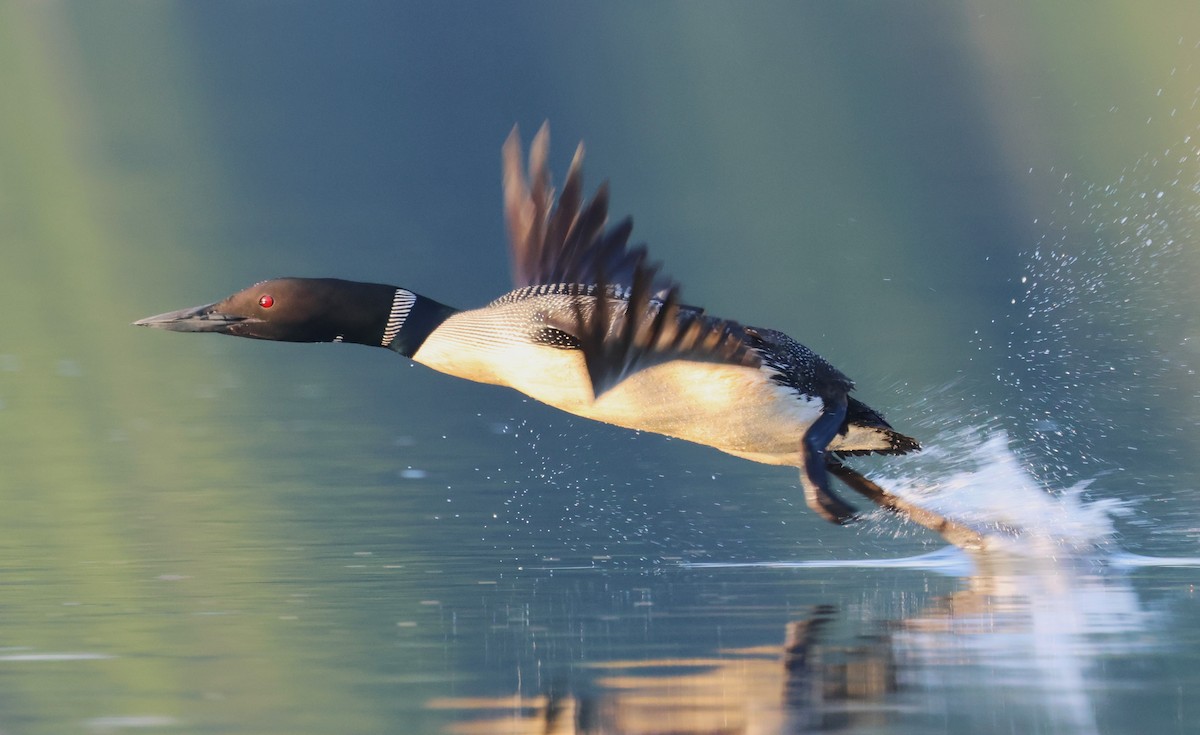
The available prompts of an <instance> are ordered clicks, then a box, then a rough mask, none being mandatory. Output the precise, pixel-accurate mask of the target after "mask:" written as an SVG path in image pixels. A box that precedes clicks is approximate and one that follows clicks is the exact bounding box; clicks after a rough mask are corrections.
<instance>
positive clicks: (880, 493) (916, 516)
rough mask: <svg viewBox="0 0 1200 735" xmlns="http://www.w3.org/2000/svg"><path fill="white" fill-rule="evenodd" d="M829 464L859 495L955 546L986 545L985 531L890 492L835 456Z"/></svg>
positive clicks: (827, 461)
mask: <svg viewBox="0 0 1200 735" xmlns="http://www.w3.org/2000/svg"><path fill="white" fill-rule="evenodd" d="M825 464H826V466H827V467H828V468H829V472H830V474H832V475H834V476H836V477H837V478H838V479H839V480H841V481H842V482H844V483H845V484H846V485H847V486H849V487H850V489H851V490H854V491H855V492H857V493H858V494H859V495H862V496H863V497H865V498H869V499H870V500H871V502H873V503H875V504H876V505H878V506H879V507H881V508H886V509H887V510H890V511H892V512H893V513H899V514H901V515H903V516H905V517H907V518H908V519H909V520H910V521H912V522H914V523H917V524H920V525H922V526H924V527H926V528H928V529H929V530H931V531H934V532H935V533H938V534H941V536H942V538H944V539H946V540H947V541H949V542H950V543H952V544H954V545H955V546H958V547H961V548H964V549H982V548H983V546H984V537H983V534H982V533H980V532H979V531H976V530H975V529H974V528H971V527H970V526H965V525H963V524H961V523H957V522H955V521H952V520H950V519H949V518H947V517H945V516H943V515H941V514H939V513H935V512H933V511H931V510H927V509H925V508H922V507H921V506H919V505H916V504H914V503H910V502H908V501H906V500H904V499H903V498H901V497H899V496H896V495H893V494H892V493H889V492H888V491H887V490H884V489H883V488H881V487H880V486H879V485H877V484H875V483H874V482H871V481H870V480H868V479H867V478H865V477H863V476H862V475H860V474H858V473H857V472H855V471H854V470H852V469H850V468H849V467H847V466H846V465H844V464H842V463H841V462H839V461H838V460H837V459H835V458H833V457H827V458H826V459H825Z"/></svg>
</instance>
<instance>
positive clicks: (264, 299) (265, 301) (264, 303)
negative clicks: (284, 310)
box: [258, 293, 275, 309]
mask: <svg viewBox="0 0 1200 735" xmlns="http://www.w3.org/2000/svg"><path fill="white" fill-rule="evenodd" d="M258 305H259V306H261V307H262V308H264V309H270V308H271V307H272V306H274V305H275V299H273V298H271V294H266V293H265V294H263V295H262V296H259V297H258Z"/></svg>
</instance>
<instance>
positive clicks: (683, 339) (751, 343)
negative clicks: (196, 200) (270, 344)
mask: <svg viewBox="0 0 1200 735" xmlns="http://www.w3.org/2000/svg"><path fill="white" fill-rule="evenodd" d="M549 140H550V136H549V128H548V126H547V125H543V126H542V128H541V130H539V132H538V133H537V135H536V136H535V137H534V139H533V143H532V145H531V149H530V152H529V162H528V169H529V174H528V178H526V175H525V174H524V173H523V171H522V168H523V161H522V151H521V144H520V138H519V134H518V131H517V129H516V128H514V129H513V131H512V133H511V134H510V135H509V137H508V139H507V141H506V142H505V144H504V146H503V156H502V158H503V188H504V210H505V219H506V223H507V228H508V236H509V247H510V253H511V260H512V269H513V277H514V282H515V283H514V286H515V289H514V290H513V291H510V292H509V293H507V294H505V295H503V296H501V297H500V298H498V299H496V300H495V301H492V302H491V303H489V304H487V305H485V306H483V307H480V308H477V309H467V310H460V309H456V308H453V307H450V306H447V305H445V304H441V303H438V302H437V301H434V300H433V299H430V298H427V297H425V296H422V295H420V294H418V293H415V292H413V291H410V290H408V289H404V288H398V287H396V286H389V285H384V284H375V283H358V282H353V281H343V280H338V279H332V278H279V279H274V280H268V281H263V282H261V283H257V284H255V285H253V286H251V287H249V288H247V289H245V290H244V291H240V292H239V293H236V294H234V295H232V296H230V297H229V298H227V299H225V300H223V301H218V302H216V303H213V304H207V305H204V306H198V307H194V308H190V309H181V310H179V311H172V312H169V313H166V314H159V315H157V316H152V317H148V318H146V319H142V320H140V321H137V322H135V324H137V325H142V326H147V327H155V328H159V329H168V330H172V331H177V332H220V333H222V334H231V335H235V336H239V337H250V338H254V339H269V340H280V341H287V342H352V343H357V344H364V345H372V346H376V347H385V348H388V349H391V350H394V351H395V352H398V353H400V354H402V355H404V356H405V357H409V358H411V359H412V360H413V361H415V362H418V363H421V364H423V365H427V366H428V367H431V368H433V369H434V370H438V371H440V372H443V373H447V374H450V375H454V376H457V377H460V378H466V379H468V380H474V381H477V382H481V383H491V384H494V385H502V386H508V387H510V388H514V389H516V390H518V391H520V392H521V393H524V394H525V395H527V396H529V397H531V398H534V399H536V400H538V401H541V402H543V403H546V404H549V405H551V406H554V407H556V408H559V409H562V410H564V411H566V412H568V413H572V414H575V415H577V416H583V417H586V418H589V419H595V420H597V421H603V422H605V423H609V424H615V425H617V426H623V427H626V428H629V429H636V430H640V431H649V432H654V433H658V434H665V435H667V436H672V437H677V438H680V439H686V440H688V441H692V442H696V443H698V444H704V445H708V446H711V447H714V448H716V449H719V450H721V451H724V452H727V453H729V454H732V455H735V456H738V457H744V458H746V459H750V460H753V461H755V462H762V463H765V464H772V465H792V466H795V467H798V468H799V469H800V483H801V486H802V487H803V490H804V498H805V501H806V502H807V504H808V505H809V507H810V508H812V510H814V511H815V512H817V513H818V514H819V515H821V516H822V517H823V518H825V519H826V520H829V521H831V522H833V523H839V524H840V523H846V522H848V521H850V520H853V519H855V518H856V517H857V515H856V511H855V509H854V508H853V507H852V506H851V505H849V504H848V503H846V502H845V501H843V500H842V499H841V498H839V497H838V496H837V495H835V494H834V493H833V492H832V491H831V490H830V487H829V479H828V475H829V473H832V474H834V475H836V476H837V477H839V479H841V480H843V481H844V482H845V483H846V484H847V485H848V486H849V487H851V488H852V489H854V490H855V491H857V492H859V493H860V494H863V495H864V496H866V497H868V498H869V499H871V500H872V501H873V502H875V503H876V504H878V505H881V506H884V507H887V508H889V509H892V510H896V511H900V512H903V513H905V514H907V515H908V516H909V517H911V518H913V519H914V520H916V521H917V522H919V523H922V524H923V525H926V526H929V527H931V528H934V530H937V531H938V532H940V533H942V534H943V535H944V536H946V537H947V538H949V539H950V540H951V541H954V542H955V543H959V544H960V545H971V544H972V543H973V540H974V537H973V536H971V534H972V532H971V531H969V530H968V529H961V528H959V527H957V526H955V525H954V524H953V523H951V522H949V521H947V520H946V519H943V518H940V517H939V516H936V515H935V514H931V513H928V512H927V511H924V510H922V509H921V508H919V507H916V506H913V505H911V504H909V503H907V502H906V501H903V500H901V499H900V498H898V497H896V496H893V495H891V494H889V493H886V492H885V491H883V490H882V489H881V488H879V486H878V485H875V484H874V483H872V482H870V481H869V480H867V479H866V478H864V477H863V476H862V475H860V474H858V473H857V472H855V471H853V470H851V469H850V468H848V467H846V466H845V465H844V464H842V462H841V457H844V456H847V455H860V454H871V453H876V454H903V453H905V452H911V451H914V450H917V449H919V447H920V445H919V444H918V443H917V441H916V440H915V439H913V438H911V437H908V436H905V435H904V434H901V433H899V432H897V431H895V430H894V429H892V427H891V426H890V425H889V424H888V423H887V422H886V421H885V420H884V418H883V416H882V415H881V414H879V413H878V412H877V411H875V410H873V409H872V408H870V407H868V406H867V405H866V404H864V403H862V402H860V401H858V400H856V399H854V398H852V397H851V396H850V395H849V393H850V391H851V389H852V388H853V387H854V384H853V383H852V382H851V381H850V379H849V378H847V377H846V376H845V375H843V374H842V373H841V372H840V371H838V370H837V369H836V368H835V367H833V366H832V365H831V364H829V363H828V362H826V361H825V360H824V359H823V358H822V357H820V356H819V355H817V354H816V353H815V352H813V351H812V350H810V349H808V348H807V347H805V346H804V345H802V344H800V343H799V342H796V341H795V340H793V339H792V338H791V337H789V336H787V335H786V334H784V333H782V332H778V331H775V330H772V329H762V328H759V327H749V326H743V325H741V324H739V323H737V322H734V321H730V320H727V319H720V318H717V317H714V316H711V315H708V314H706V313H705V312H704V310H703V309H700V308H698V307H694V306H686V305H684V304H683V303H681V301H680V296H679V285H678V284H677V283H676V282H675V281H673V280H672V279H671V278H669V277H667V276H666V275H664V274H663V273H662V272H661V271H660V270H659V266H658V265H657V264H651V263H650V262H649V261H648V260H647V254H646V248H645V246H644V245H640V244H639V245H634V246H631V245H630V244H629V235H630V232H631V229H632V221H631V220H630V219H629V218H625V219H623V220H621V221H620V222H618V223H616V224H615V225H610V224H609V222H608V188H607V184H606V183H605V184H601V185H600V187H599V188H598V190H597V191H596V193H595V194H594V195H593V196H592V198H591V199H590V200H588V201H584V200H583V197H582V188H583V180H582V161H583V145H582V143H581V144H580V145H579V147H578V148H577V149H576V151H575V156H574V159H573V160H572V162H571V166H570V169H569V171H568V173H567V178H566V182H565V183H564V185H563V188H562V193H561V194H559V195H558V198H557V203H556V202H555V192H554V189H553V188H552V186H551V182H550V174H549V171H548V168H547V162H546V159H547V154H548V150H549ZM922 514H924V515H922ZM947 524H949V525H947ZM956 533H957V534H958V537H956V536H955V534H956ZM964 534H965V536H964Z"/></svg>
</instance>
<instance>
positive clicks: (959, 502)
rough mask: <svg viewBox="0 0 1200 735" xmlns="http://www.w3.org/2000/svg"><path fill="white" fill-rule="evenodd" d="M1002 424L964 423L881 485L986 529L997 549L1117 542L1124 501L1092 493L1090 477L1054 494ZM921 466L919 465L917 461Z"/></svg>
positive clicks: (1090, 547)
mask: <svg viewBox="0 0 1200 735" xmlns="http://www.w3.org/2000/svg"><path fill="white" fill-rule="evenodd" d="M1010 445H1011V442H1010V441H1009V438H1008V435H1007V434H1006V433H1005V432H1004V431H1001V430H994V429H992V430H983V429H965V430H959V431H954V432H950V433H948V434H945V435H942V436H940V437H935V438H934V440H933V441H931V442H930V443H929V445H928V446H927V447H926V449H925V451H924V452H922V453H921V454H920V455H916V456H915V457H913V459H912V460H911V461H910V462H908V463H906V465H907V471H906V472H904V473H903V474H900V475H897V476H893V477H890V478H882V477H881V483H880V484H882V485H883V486H884V487H886V488H887V489H888V490H889V492H892V493H894V494H896V495H898V496H900V497H902V498H904V499H905V500H909V501H911V502H913V503H916V504H918V505H920V506H921V507H924V508H928V509H929V510H932V511H934V512H936V513H939V514H941V515H943V516H946V517H947V518H951V519H953V520H955V521H958V522H961V523H964V524H966V525H968V526H971V527H972V528H976V529H979V530H980V531H982V532H983V533H984V534H985V535H986V537H987V548H988V549H989V550H993V551H1003V552H1007V553H1013V554H1020V555H1027V556H1058V555H1071V556H1079V555H1095V554H1097V553H1102V552H1104V551H1105V550H1107V549H1108V548H1109V547H1111V546H1112V545H1113V543H1114V537H1115V535H1116V529H1115V527H1114V525H1113V518H1114V517H1115V516H1117V515H1120V514H1122V513H1124V512H1126V510H1127V506H1128V504H1127V503H1126V502H1125V501H1118V500H1113V499H1092V500H1089V499H1087V495H1086V492H1087V488H1088V485H1089V484H1090V482H1089V481H1083V482H1078V483H1076V484H1074V485H1072V486H1070V487H1068V488H1066V489H1065V490H1062V491H1060V492H1050V491H1048V490H1047V489H1046V488H1045V487H1043V486H1042V485H1041V484H1040V483H1039V482H1038V481H1037V480H1036V479H1035V478H1034V476H1033V475H1032V474H1031V473H1030V472H1029V470H1028V469H1027V464H1026V463H1024V462H1023V461H1022V460H1021V458H1020V457H1019V456H1018V455H1017V453H1016V452H1014V451H1013V450H1012V448H1011V446H1010ZM913 465H915V467H914V466H913Z"/></svg>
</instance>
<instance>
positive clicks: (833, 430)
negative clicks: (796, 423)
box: [800, 398, 858, 524]
mask: <svg viewBox="0 0 1200 735" xmlns="http://www.w3.org/2000/svg"><path fill="white" fill-rule="evenodd" d="M845 417H846V399H845V398H842V400H841V401H839V402H838V403H837V404H836V405H830V401H828V400H826V403H825V407H824V408H823V409H822V410H821V415H820V416H818V417H817V420H816V421H814V422H813V423H812V426H809V427H808V431H806V432H804V439H803V440H801V446H802V447H803V452H804V466H803V467H801V468H800V486H801V487H803V488H804V501H805V502H806V503H808V507H809V508H812V509H813V512H815V513H816V514H817V515H819V516H821V517H822V518H824V519H825V520H827V521H829V522H830V523H838V524H842V523H849V522H850V521H852V520H854V519H855V517H856V514H857V512H858V511H856V510H855V509H854V507H853V506H851V505H849V504H848V503H846V502H845V501H844V500H842V499H841V498H839V497H838V496H836V495H834V494H833V492H832V491H831V490H830V489H829V473H828V472H827V471H826V466H825V448H826V447H828V446H829V443H830V442H831V441H833V438H834V437H835V436H837V431H838V428H839V427H840V426H841V425H842V419H844V418H845Z"/></svg>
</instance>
